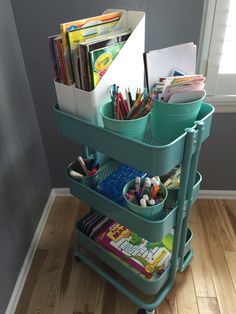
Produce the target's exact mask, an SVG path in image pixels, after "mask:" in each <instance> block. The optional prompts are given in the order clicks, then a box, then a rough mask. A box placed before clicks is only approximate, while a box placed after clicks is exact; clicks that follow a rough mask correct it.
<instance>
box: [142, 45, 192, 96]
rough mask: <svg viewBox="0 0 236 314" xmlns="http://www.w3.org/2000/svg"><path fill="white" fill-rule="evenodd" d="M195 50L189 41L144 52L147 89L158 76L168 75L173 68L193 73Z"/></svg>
mask: <svg viewBox="0 0 236 314" xmlns="http://www.w3.org/2000/svg"><path fill="white" fill-rule="evenodd" d="M196 52H197V49H196V45H194V43H193V42H190V43H186V44H181V45H177V46H172V47H168V48H163V49H158V50H152V51H149V52H148V53H146V60H147V74H148V87H149V90H151V88H152V86H153V84H154V83H155V82H157V81H159V79H160V77H167V76H170V75H171V73H172V71H173V70H179V71H181V72H184V73H185V74H189V75H191V74H195V71H196Z"/></svg>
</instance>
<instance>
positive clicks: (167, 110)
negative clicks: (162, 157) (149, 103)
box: [151, 96, 205, 144]
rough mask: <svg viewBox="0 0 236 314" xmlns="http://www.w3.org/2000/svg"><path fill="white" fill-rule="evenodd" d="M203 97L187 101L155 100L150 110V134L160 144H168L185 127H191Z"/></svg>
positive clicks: (181, 132) (182, 131)
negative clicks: (168, 101) (167, 101)
mask: <svg viewBox="0 0 236 314" xmlns="http://www.w3.org/2000/svg"><path fill="white" fill-rule="evenodd" d="M204 97H205V96H204ZM204 97H203V98H201V99H199V100H197V101H193V102H188V103H166V102H161V101H155V102H154V105H153V108H152V111H151V128H152V136H153V137H154V138H155V139H157V140H158V142H159V143H160V144H168V143H170V142H172V141H174V140H175V139H176V138H177V137H179V136H180V135H181V134H183V133H184V131H185V129H186V128H188V127H193V125H194V121H196V120H197V117H198V113H199V111H200V108H201V104H202V101H203V99H204Z"/></svg>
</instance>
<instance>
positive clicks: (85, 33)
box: [68, 18, 119, 50]
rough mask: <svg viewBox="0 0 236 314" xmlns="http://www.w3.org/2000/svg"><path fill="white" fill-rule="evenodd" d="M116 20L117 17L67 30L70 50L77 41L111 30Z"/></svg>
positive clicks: (74, 46) (117, 19)
mask: <svg viewBox="0 0 236 314" xmlns="http://www.w3.org/2000/svg"><path fill="white" fill-rule="evenodd" d="M118 21H119V18H116V19H112V20H111V21H108V22H104V23H102V22H99V23H98V24H95V25H90V26H87V27H82V28H78V29H73V30H69V31H68V40H69V45H70V49H71V50H72V49H74V48H76V47H77V45H78V43H80V42H83V41H84V40H85V39H89V38H93V37H96V36H98V35H102V34H107V33H109V32H111V31H112V30H113V29H114V27H115V25H116V24H117V22H118Z"/></svg>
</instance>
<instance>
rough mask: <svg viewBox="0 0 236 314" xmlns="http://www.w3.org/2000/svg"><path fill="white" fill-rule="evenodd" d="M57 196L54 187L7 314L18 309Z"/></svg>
mask: <svg viewBox="0 0 236 314" xmlns="http://www.w3.org/2000/svg"><path fill="white" fill-rule="evenodd" d="M56 196H58V194H57V193H55V191H54V189H52V191H51V193H50V195H49V197H48V200H47V203H46V205H45V207H44V210H43V214H42V216H41V218H40V221H39V224H38V226H37V229H36V231H35V234H34V237H33V240H32V241H31V244H30V247H29V250H28V252H27V255H26V257H25V260H24V263H23V266H22V268H21V271H20V273H19V276H18V278H17V281H16V284H15V287H14V290H13V292H12V295H11V299H10V302H9V304H8V306H7V309H6V312H5V314H13V313H15V311H16V307H17V304H18V302H19V299H20V296H21V293H22V290H23V288H24V284H25V281H26V278H27V275H28V272H29V269H30V266H31V264H32V261H33V257H34V254H35V251H36V249H37V246H38V243H39V239H40V237H41V234H42V231H43V228H44V226H45V223H46V221H47V218H48V215H49V213H50V210H51V208H52V204H53V202H54V199H55V197H56Z"/></svg>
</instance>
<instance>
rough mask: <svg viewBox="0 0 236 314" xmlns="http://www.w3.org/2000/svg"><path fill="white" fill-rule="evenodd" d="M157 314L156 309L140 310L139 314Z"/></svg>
mask: <svg viewBox="0 0 236 314" xmlns="http://www.w3.org/2000/svg"><path fill="white" fill-rule="evenodd" d="M155 312H156V309H153V310H143V309H140V310H138V313H137V314H155Z"/></svg>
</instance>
